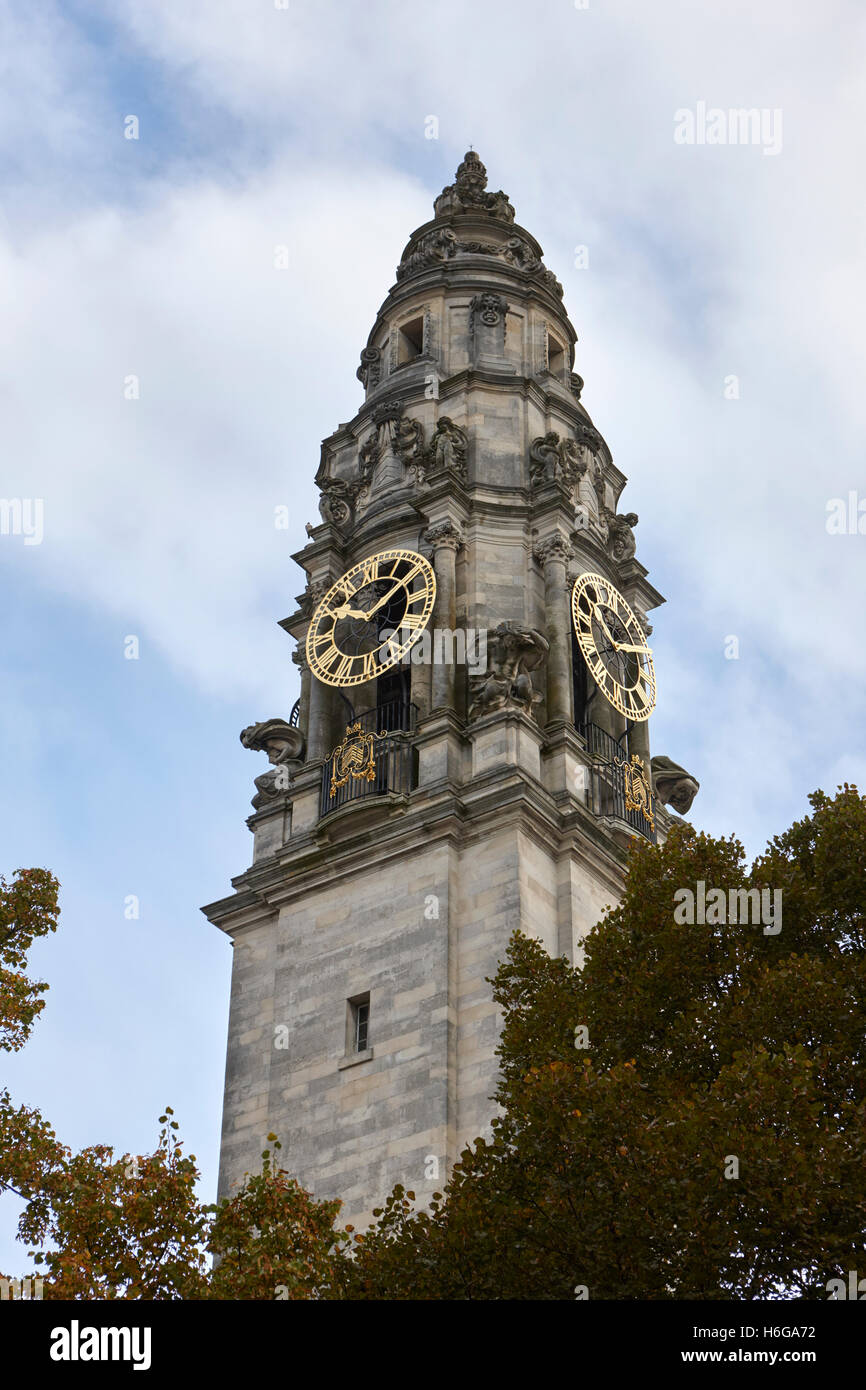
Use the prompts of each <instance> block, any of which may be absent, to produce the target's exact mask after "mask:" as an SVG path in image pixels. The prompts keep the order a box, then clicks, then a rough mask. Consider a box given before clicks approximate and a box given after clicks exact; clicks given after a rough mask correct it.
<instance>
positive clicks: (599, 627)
mask: <svg viewBox="0 0 866 1390" xmlns="http://www.w3.org/2000/svg"><path fill="white" fill-rule="evenodd" d="M571 616H572V621H573V622H574V631H575V634H576V636H577V640H578V642H579V643H580V650H581V651H582V652H583V656H584V660H585V661H586V664H587V666H588V667H589V670H590V673H591V674H592V676H593V679H594V680H595V683H596V685H597V686H598V688H599V690H600V691H601V692H602V694H603V695H605V696H606V698H607V699H608V700H609V701H610V703H611V704H612V705H613V706H614V708H615V709H618V710H619V712H620V714H624V715H625V716H626V718H627V719H631V720H634V721H635V722H637V723H640V722H641V721H643V720H644V719H649V717H650V715H651V714H652V712H653V709H654V707H655V702H656V673H655V669H654V667H653V662H652V652H651V651H650V649H649V647H648V646H647V640H646V636H645V634H644V632H643V629H642V628H641V625H640V623H639V622H638V620H637V618H636V617H635V615H634V613H633V612H632V611H631V609H630V608H629V606H628V604H627V603H626V601H625V599H624V598H623V596H622V594H621V593H620V592H619V590H618V589H615V588H614V586H613V584H611V583H610V581H609V580H607V579H605V578H604V576H603V575H601V574H582V575H580V576H579V578H578V579H577V580H576V581H575V585H574V589H573V590H572V594H571Z"/></svg>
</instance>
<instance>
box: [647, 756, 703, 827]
mask: <svg viewBox="0 0 866 1390" xmlns="http://www.w3.org/2000/svg"><path fill="white" fill-rule="evenodd" d="M650 766H651V769H652V782H653V793H654V795H655V796H656V797H657V798H658V800H659V801H660V802H661V803H662V805H668V806H673V808H674V810H675V811H676V812H678V814H679V815H681V816H684V815H685V814H686V812H687V811H689V810H691V805H692V802H693V801H694V799H695V797H696V796H697V794H698V789H699V787H700V785H701V784H700V782H698V781H697V779H696V778H694V777H692V775H691V773H690V772H686V770H685V768H684V767H680V765H679V763H675V762H674V761H673V760H672V759H671V758H667V757H665V756H664V755H661V756H659V757H656V758H653V759H652V762H651V764H650Z"/></svg>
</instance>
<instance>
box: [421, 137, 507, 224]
mask: <svg viewBox="0 0 866 1390" xmlns="http://www.w3.org/2000/svg"><path fill="white" fill-rule="evenodd" d="M433 211H434V213H435V215H436V217H437V218H438V219H446V218H449V217H454V216H456V215H459V214H461V213H464V214H465V213H484V214H486V216H488V217H496V218H498V219H499V220H500V221H501V222H513V221H514V208H513V207H512V206H511V204H510V203H509V201H508V199H507V197H506V196H505V194H504V193H503V192H502V189H501V188H500V189H499V191H498V192H497V193H488V192H487V170H486V169H485V167H484V165H483V164H482V163H481V160H480V159H479V158H478V155H477V154H476V153H475V151H474V150H468V151H467V153H466V154H465V155H464V156H463V161H462V163H461V164H460V166H459V168H458V170H457V175H456V178H455V180H454V183H452V184H448V185H447V187H445V188H443V190H442V192H441V193H440V194H439V197H438V198H436V199H435V201H434V203H433Z"/></svg>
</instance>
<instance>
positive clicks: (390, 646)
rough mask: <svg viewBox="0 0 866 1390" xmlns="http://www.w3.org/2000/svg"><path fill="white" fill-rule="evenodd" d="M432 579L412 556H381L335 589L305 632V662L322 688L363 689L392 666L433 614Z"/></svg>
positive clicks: (420, 558)
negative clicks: (359, 687) (351, 687)
mask: <svg viewBox="0 0 866 1390" xmlns="http://www.w3.org/2000/svg"><path fill="white" fill-rule="evenodd" d="M435 597H436V579H435V576H434V574H433V570H432V568H431V567H430V565H429V564H428V562H427V561H426V560H425V559H424V556H423V555H418V554H416V552H415V551H414V550H382V551H380V553H379V554H378V555H371V556H370V557H369V559H367V560H361V562H360V563H359V564H357V565H354V566H353V567H352V569H350V570H347V571H346V573H345V574H344V575H343V576H342V578H341V579H338V580H337V582H336V584H333V585H332V586H331V588H330V589H329V590H328V592H327V593H326V594H325V597H324V598H323V599H322V601H321V603H320V604H319V605H318V607H317V608H316V611H315V613H314V614H313V620H312V622H311V623H310V626H309V629H308V630H307V661H308V662H309V664H310V668H311V669H312V671H313V672H314V674H315V675H316V676H318V678H319V680H320V681H322V682H323V683H324V684H325V685H338V686H346V685H366V683H367V681H371V680H375V679H376V677H377V676H380V675H381V674H382V672H383V671H387V670H389V669H390V667H392V666H395V665H396V664H397V662H398V661H401V660H402V658H403V657H404V656H405V655H406V653H407V652H408V650H409V648H410V647H411V646H412V645H413V643H414V642H416V641H417V640H418V638H419V637H420V636H421V633H422V632H423V630H424V628H425V627H426V626H427V623H428V621H429V618H430V614H431V613H432V612H433V600H434V599H435Z"/></svg>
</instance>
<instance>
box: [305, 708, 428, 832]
mask: <svg viewBox="0 0 866 1390" xmlns="http://www.w3.org/2000/svg"><path fill="white" fill-rule="evenodd" d="M417 713H418V710H417V706H416V705H414V704H411V703H409V702H407V701H405V700H390V701H388V702H387V703H385V704H381V705H377V707H376V708H375V709H368V710H364V711H363V713H361V714H357V715H354V717H353V718H352V720H351V722H350V723H349V724H347V725H346V731H345V734H344V736H343V739H342V742H341V743H340V744H339V745H338V746H337V747H336V748H335V749H334V750H333V752H332V754H331V756H330V757H329V758H328V759H327V761H326V762H325V764H324V765H323V767H322V786H321V791H320V794H319V817H320V818H321V817H322V816H327V815H330V813H331V812H332V811H338V810H339V809H340V807H341V806H345V805H347V804H348V802H350V801H365V800H367V799H368V798H369V797H376V796H384V795H386V794H387V793H389V792H390V793H393V794H396V795H398V796H407V795H408V793H409V792H410V791H412V789H413V787H414V786H416V784H417V770H416V762H417V755H416V752H415V748H414V747H413V744H412V735H413V733H414V731H415V725H416V719H417Z"/></svg>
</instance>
